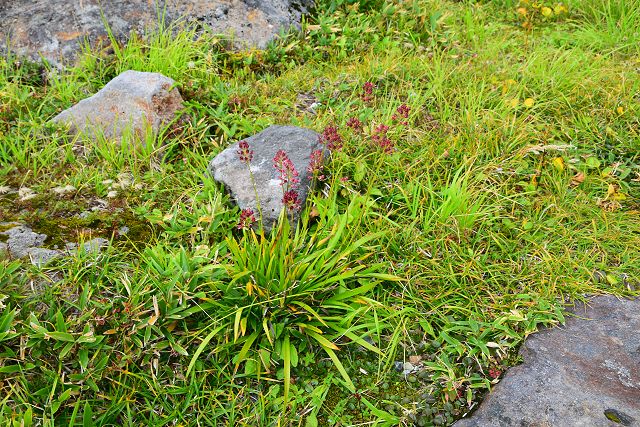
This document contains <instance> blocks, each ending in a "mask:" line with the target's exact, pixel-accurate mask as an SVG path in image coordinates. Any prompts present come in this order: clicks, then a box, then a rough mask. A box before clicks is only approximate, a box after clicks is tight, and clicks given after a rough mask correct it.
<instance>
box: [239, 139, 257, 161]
mask: <svg viewBox="0 0 640 427" xmlns="http://www.w3.org/2000/svg"><path fill="white" fill-rule="evenodd" d="M237 153H238V158H239V159H240V161H241V162H244V163H246V164H249V163H251V160H253V150H250V149H249V143H248V142H247V141H240V143H239V144H238V151H237Z"/></svg>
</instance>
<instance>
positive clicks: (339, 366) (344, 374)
mask: <svg viewBox="0 0 640 427" xmlns="http://www.w3.org/2000/svg"><path fill="white" fill-rule="evenodd" d="M323 348H324V351H326V352H327V354H328V355H329V357H330V358H331V360H332V361H333V364H334V365H335V367H336V369H337V370H338V372H340V375H341V376H342V378H344V380H345V381H346V382H347V388H348V389H349V391H351V392H352V393H355V391H356V386H355V385H354V384H353V381H351V378H350V377H349V374H348V373H347V370H346V369H344V366H342V362H340V359H338V356H336V353H335V352H334V351H333V350H331V349H330V348H329V347H323Z"/></svg>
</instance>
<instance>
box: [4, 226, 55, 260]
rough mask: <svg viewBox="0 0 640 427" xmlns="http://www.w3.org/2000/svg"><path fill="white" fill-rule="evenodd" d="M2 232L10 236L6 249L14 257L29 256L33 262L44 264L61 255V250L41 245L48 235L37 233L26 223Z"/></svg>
mask: <svg viewBox="0 0 640 427" xmlns="http://www.w3.org/2000/svg"><path fill="white" fill-rule="evenodd" d="M0 234H3V235H5V236H7V237H8V238H7V242H6V243H5V247H6V249H5V250H6V252H8V253H9V255H10V256H11V257H13V258H29V259H30V260H31V263H32V264H34V265H38V266H42V265H44V264H46V263H48V262H49V261H51V260H52V259H54V258H56V257H58V256H60V251H57V250H54V249H47V248H42V247H40V246H41V245H42V244H43V243H44V242H45V240H46V239H47V235H46V234H40V233H36V232H34V231H33V230H32V229H31V228H29V227H27V226H26V225H22V224H17V225H16V226H15V227H12V228H9V229H8V230H5V231H3V232H1V233H0ZM0 252H2V248H0Z"/></svg>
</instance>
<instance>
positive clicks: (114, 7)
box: [0, 0, 313, 65]
mask: <svg viewBox="0 0 640 427" xmlns="http://www.w3.org/2000/svg"><path fill="white" fill-rule="evenodd" d="M312 5H313V1H312V0H264V1H262V0H261V1H256V0H108V1H105V0H103V1H100V0H81V1H78V0H74V1H69V0H8V1H7V0H2V1H0V53H2V51H6V50H7V46H6V44H5V42H6V41H7V39H10V48H11V50H12V51H14V52H16V53H17V54H19V55H24V56H28V57H30V58H31V59H34V60H38V59H39V56H40V55H42V56H43V57H44V58H45V59H47V60H48V61H49V62H50V63H52V64H56V65H62V64H63V63H64V62H66V60H68V59H71V58H73V57H74V56H75V55H76V54H77V53H78V51H79V50H80V43H81V42H83V40H85V39H87V40H89V42H90V43H91V44H92V45H96V44H98V43H99V42H104V41H106V40H107V32H106V30H105V26H104V23H103V19H102V14H104V19H105V20H106V22H107V23H108V24H109V27H110V28H111V30H112V32H113V34H114V36H115V37H116V39H117V40H119V41H120V42H122V41H124V40H125V39H126V38H127V37H128V36H129V34H130V33H131V32H132V31H133V32H137V33H139V34H142V33H143V32H144V30H145V29H146V28H149V27H153V26H155V25H156V23H157V22H158V16H162V18H163V19H164V21H165V23H167V24H170V23H171V22H174V21H177V20H179V19H182V18H184V20H185V21H186V22H188V23H189V22H192V23H196V24H198V25H201V26H205V27H209V28H211V29H212V30H213V31H214V32H216V33H233V34H234V35H235V36H236V37H237V39H238V40H240V41H242V42H244V43H246V44H249V45H251V46H257V47H264V45H265V44H266V43H267V42H268V41H269V40H271V39H272V38H273V37H275V36H276V35H277V34H278V32H279V31H280V28H282V27H289V26H291V25H297V24H298V23H299V22H300V17H301V15H302V13H305V12H306V11H307V10H308V8H310V7H311V6H312Z"/></svg>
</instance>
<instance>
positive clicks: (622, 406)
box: [454, 296, 640, 427]
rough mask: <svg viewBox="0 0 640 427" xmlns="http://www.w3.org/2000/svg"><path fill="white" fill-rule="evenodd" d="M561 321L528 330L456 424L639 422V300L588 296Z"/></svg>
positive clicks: (592, 426) (552, 426)
mask: <svg viewBox="0 0 640 427" xmlns="http://www.w3.org/2000/svg"><path fill="white" fill-rule="evenodd" d="M572 311H573V312H574V313H575V314H577V315H578V316H579V318H578V317H572V318H569V319H568V320H567V323H566V326H565V327H563V328H553V329H546V330H543V331H541V332H539V333H536V334H533V335H531V336H530V337H529V338H528V339H527V340H526V342H525V344H524V345H523V347H522V349H521V351H520V352H521V355H522V357H523V358H524V363H523V364H522V365H520V366H516V367H514V368H511V369H509V371H508V372H507V374H506V375H505V377H504V378H503V379H502V381H501V382H500V383H499V384H498V385H496V386H495V388H494V390H493V391H492V392H491V393H489V395H488V397H487V398H486V399H485V400H484V402H483V403H482V404H481V405H480V407H479V408H478V410H477V411H476V412H475V413H474V414H473V416H472V417H470V418H469V419H463V420H460V421H458V422H457V423H456V424H454V425H455V426H456V427H480V426H483V427H484V426H495V427H501V426H505V427H508V426H546V427H556V426H557V427H572V426H585V427H601V426H602V427H605V426H612V427H613V426H619V425H625V426H640V332H639V331H640V299H635V300H624V299H623V300H619V299H617V298H616V297H613V296H600V297H596V298H593V299H592V300H591V301H590V302H589V303H588V305H587V306H584V305H581V306H579V307H577V308H574V309H573V310H572Z"/></svg>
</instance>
